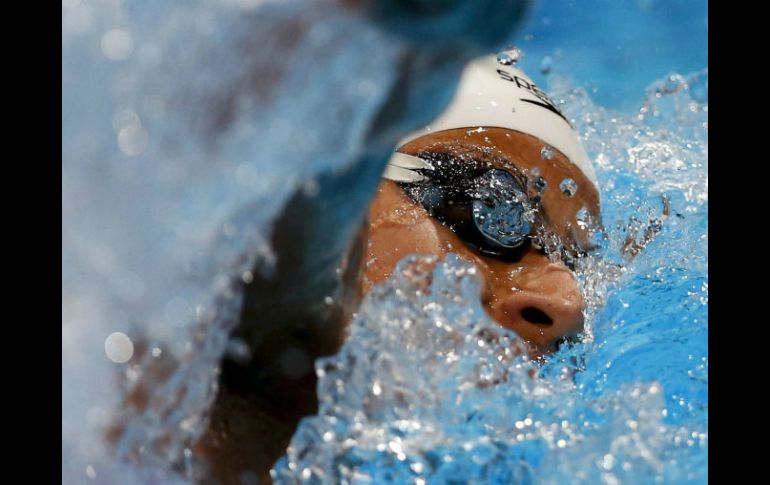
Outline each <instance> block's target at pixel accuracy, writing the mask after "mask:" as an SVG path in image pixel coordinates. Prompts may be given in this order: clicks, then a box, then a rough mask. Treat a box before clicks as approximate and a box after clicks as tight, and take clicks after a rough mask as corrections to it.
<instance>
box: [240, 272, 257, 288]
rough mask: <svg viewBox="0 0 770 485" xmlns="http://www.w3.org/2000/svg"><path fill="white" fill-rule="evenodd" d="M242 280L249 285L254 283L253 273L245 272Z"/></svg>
mask: <svg viewBox="0 0 770 485" xmlns="http://www.w3.org/2000/svg"><path fill="white" fill-rule="evenodd" d="M241 279H242V280H243V282H244V283H246V284H247V285H248V284H249V283H251V282H252V281H254V274H253V273H252V272H251V271H244V272H243V274H242V275H241Z"/></svg>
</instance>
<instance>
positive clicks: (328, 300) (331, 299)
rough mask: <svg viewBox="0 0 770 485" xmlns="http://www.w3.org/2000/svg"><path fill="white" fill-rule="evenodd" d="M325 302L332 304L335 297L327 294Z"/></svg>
mask: <svg viewBox="0 0 770 485" xmlns="http://www.w3.org/2000/svg"><path fill="white" fill-rule="evenodd" d="M324 303H326V304H327V305H331V304H333V303H334V298H332V297H331V296H326V297H324Z"/></svg>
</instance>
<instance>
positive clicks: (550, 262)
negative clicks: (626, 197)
mask: <svg viewBox="0 0 770 485" xmlns="http://www.w3.org/2000/svg"><path fill="white" fill-rule="evenodd" d="M355 175H356V174H355V173H353V174H352V175H350V174H343V175H341V176H340V177H341V180H343V181H344V180H345V179H344V177H346V176H348V177H351V176H352V177H353V178H352V179H351V180H352V183H354V182H355ZM333 182H335V181H333ZM336 182H339V181H336ZM345 183H351V182H350V181H348V182H345ZM325 185H331V186H335V184H334V183H326V182H324V181H321V186H322V190H321V192H320V195H318V196H316V197H315V198H313V197H310V196H307V195H302V194H297V195H296V196H295V197H294V199H292V201H290V202H289V204H288V205H287V207H286V209H285V210H284V213H283V215H282V217H281V218H280V221H281V224H280V225H277V226H276V227H275V232H274V235H273V239H272V243H273V247H274V248H275V249H276V251H277V253H278V261H277V268H276V270H275V272H274V273H273V274H275V275H279V276H277V277H269V276H259V275H260V274H261V273H260V272H259V271H258V270H255V271H254V272H253V274H254V275H255V278H254V280H253V281H251V282H250V283H249V284H245V285H244V292H245V293H244V295H245V298H244V305H243V309H242V313H241V316H240V323H239V325H238V327H237V328H236V329H235V331H234V332H233V337H234V338H237V339H240V341H242V342H244V343H246V344H247V345H248V346H249V348H250V355H249V356H248V357H246V358H239V357H237V356H230V357H226V358H225V360H224V361H223V365H222V374H221V379H220V390H219V393H218V395H217V401H216V403H215V405H214V407H213V410H212V415H211V423H210V426H209V429H208V432H207V434H206V436H204V438H203V439H202V440H201V442H200V443H199V445H198V447H197V449H196V452H197V453H199V454H200V456H205V457H206V461H207V462H208V463H210V466H211V470H210V471H209V473H210V475H211V477H216V478H217V479H220V480H222V481H223V482H225V483H231V482H235V483H237V481H236V479H235V477H239V476H241V475H240V474H241V473H243V472H249V473H254V474H255V476H257V477H259V478H260V479H261V480H265V481H269V478H267V477H268V475H267V471H268V470H269V468H270V467H271V466H272V464H273V463H274V462H275V460H276V459H277V458H279V457H280V456H281V455H283V454H284V453H285V449H286V446H287V445H288V442H289V440H290V438H291V436H292V434H293V432H294V429H295V427H296V424H297V423H298V422H299V420H300V419H301V418H302V417H303V416H306V415H310V414H313V413H315V411H316V409H317V406H318V401H317V396H316V388H315V382H316V377H315V374H314V372H313V362H314V360H315V359H316V358H317V357H320V356H323V355H330V354H333V353H335V352H337V351H338V350H339V348H340V346H341V345H342V342H343V341H344V338H345V329H346V326H347V323H348V322H349V321H350V319H351V318H352V316H353V314H354V312H355V311H356V308H357V307H358V305H359V304H360V301H361V299H362V298H363V296H364V295H365V294H366V293H367V292H368V291H369V290H370V289H371V288H372V287H373V286H374V285H376V284H378V283H381V282H382V281H384V280H386V279H387V278H388V277H389V276H390V275H391V274H392V272H393V271H394V269H395V266H396V264H397V263H398V262H399V261H400V260H401V259H403V258H404V257H405V256H407V255H409V254H415V253H418V254H429V255H435V256H438V257H439V258H444V257H445V256H446V255H448V254H449V253H456V254H458V255H460V257H462V258H464V259H466V260H468V261H470V262H472V263H474V264H475V265H476V266H477V267H478V268H479V275H480V278H481V283H482V292H481V300H482V304H483V307H484V308H485V310H486V311H487V313H488V314H489V315H490V317H491V318H492V319H494V320H495V321H496V322H498V323H499V324H500V325H501V326H503V327H506V328H509V329H511V330H513V331H515V332H516V333H517V334H518V335H519V336H521V338H522V339H523V340H524V341H525V342H526V343H527V345H528V346H529V352H530V354H531V355H532V356H533V357H535V358H541V357H542V356H544V355H547V354H548V353H550V352H553V351H554V350H556V349H557V347H558V346H559V345H560V344H561V343H563V342H565V341H569V340H571V339H574V338H575V337H577V336H578V335H579V334H580V332H581V331H582V329H583V309H584V302H583V298H582V296H581V294H580V291H579V289H578V286H577V283H576V280H575V278H574V276H573V274H572V271H571V266H572V265H573V264H574V262H575V261H576V259H577V258H579V257H581V256H582V255H584V254H586V252H588V251H590V250H591V248H592V243H591V241H592V233H593V232H594V231H595V230H596V229H597V228H598V227H599V221H600V209H599V192H598V188H597V182H596V176H595V174H594V171H593V167H592V165H591V162H590V160H589V159H588V156H587V155H586V153H585V151H584V149H583V148H582V146H581V144H580V142H579V140H578V137H577V135H576V133H575V132H574V130H573V129H572V126H571V125H570V123H569V121H568V120H567V119H566V118H565V117H564V116H563V115H562V114H561V112H560V111H559V109H558V107H557V106H556V105H555V104H554V103H553V101H552V100H550V99H549V98H548V97H547V96H546V95H545V93H543V92H542V91H541V90H540V89H539V88H537V86H536V85H535V84H534V83H533V82H532V80H531V79H529V78H528V77H527V76H526V75H525V74H524V73H523V72H521V71H520V70H518V69H516V68H515V67H513V66H511V65H503V64H500V63H498V62H497V61H496V60H495V58H494V56H489V57H483V58H480V59H477V60H475V61H473V62H471V63H470V64H469V65H468V66H467V67H466V68H465V69H464V71H463V73H462V76H461V79H460V83H459V86H458V88H457V91H456V93H455V96H454V98H453V100H452V102H451V103H450V105H449V106H448V107H447V108H446V109H445V110H444V112H443V113H442V114H441V115H440V116H439V117H438V118H437V119H436V120H435V121H434V122H432V123H431V124H430V126H428V127H426V128H425V129H423V130H420V131H418V132H416V133H412V134H410V135H408V136H406V137H405V138H404V139H403V140H402V142H401V143H399V144H398V147H397V149H396V151H395V153H394V154H393V155H392V157H391V158H390V160H389V161H388V165H387V167H386V169H385V171H384V174H383V177H382V181H381V183H380V184H379V186H378V187H377V188H376V192H375V193H374V194H372V196H373V200H372V201H371V203H370V205H369V209H368V216H367V217H366V218H365V219H366V220H365V221H364V222H363V224H362V223H361V219H360V218H357V217H355V216H350V217H349V218H348V219H347V220H346V221H342V222H339V221H336V222H339V223H340V224H342V225H341V226H340V227H337V226H333V225H330V224H329V221H328V217H332V218H333V217H334V216H331V215H329V214H330V213H331V211H330V210H329V209H328V207H330V201H333V200H335V197H336V198H338V199H339V197H344V194H340V193H339V191H336V192H335V191H333V190H330V191H328V192H324V189H323V187H324V186H325ZM337 185H338V186H344V183H338V184H337ZM356 209H357V208H352V209H351V210H352V211H353V212H351V213H355V210H356ZM339 212H342V213H343V214H344V211H334V214H337V213H339ZM360 212H361V213H362V214H364V213H365V211H360ZM319 221H320V222H319ZM330 228H333V229H330ZM340 234H342V235H346V236H345V237H348V240H341V236H339V235H340ZM348 234H349V235H350V236H347V235H348Z"/></svg>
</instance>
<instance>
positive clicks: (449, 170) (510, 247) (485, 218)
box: [400, 154, 541, 259]
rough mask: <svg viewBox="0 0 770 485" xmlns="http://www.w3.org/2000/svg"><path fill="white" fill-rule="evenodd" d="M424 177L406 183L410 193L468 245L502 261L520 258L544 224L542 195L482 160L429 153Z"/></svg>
mask: <svg viewBox="0 0 770 485" xmlns="http://www.w3.org/2000/svg"><path fill="white" fill-rule="evenodd" d="M423 160H425V161H426V162H427V166H426V167H425V168H420V169H413V172H414V173H416V174H418V175H419V177H414V179H415V180H414V181H411V182H401V183H400V185H401V187H402V188H404V189H405V191H406V193H407V194H408V195H409V196H410V197H411V198H412V199H413V200H414V201H415V202H417V203H419V204H421V205H422V206H423V207H424V208H425V209H426V210H427V211H428V213H429V214H430V215H431V216H432V217H435V218H436V219H438V220H439V221H440V222H441V223H442V224H444V225H445V226H447V227H449V228H450V229H451V230H452V231H453V232H454V233H455V234H457V235H458V236H459V237H460V238H461V239H462V240H463V241H464V242H465V243H466V244H467V245H468V246H470V247H471V248H472V249H475V250H477V251H478V252H480V253H482V254H486V255H489V256H494V257H497V258H501V259H507V258H510V257H515V256H516V254H517V253H518V252H519V251H520V250H521V248H522V247H524V246H525V243H526V242H528V241H530V240H531V239H532V238H533V237H536V228H537V227H539V226H541V219H540V217H539V215H540V214H541V207H540V205H539V196H538V195H536V193H537V190H536V187H535V190H534V192H535V195H533V196H530V195H528V193H530V192H533V190H532V188H531V187H530V189H529V190H528V188H527V179H526V178H525V177H524V176H523V175H521V174H520V173H512V172H510V171H508V170H503V169H501V168H497V167H491V166H488V165H485V164H482V163H468V162H467V161H455V160H453V158H452V157H451V156H448V155H445V154H429V155H426V156H424V157H423Z"/></svg>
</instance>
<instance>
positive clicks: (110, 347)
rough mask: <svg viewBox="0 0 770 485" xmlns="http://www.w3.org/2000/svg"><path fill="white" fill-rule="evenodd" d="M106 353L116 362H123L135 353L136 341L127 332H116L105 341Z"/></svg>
mask: <svg viewBox="0 0 770 485" xmlns="http://www.w3.org/2000/svg"><path fill="white" fill-rule="evenodd" d="M104 353H105V354H107V358H108V359H110V360H111V361H113V362H115V363H116V364H123V363H125V362H128V361H129V360H130V359H131V357H132V356H133V355H134V343H133V342H131V339H130V338H128V335H126V334H125V333H123V332H114V333H111V334H110V335H109V336H108V337H107V338H106V339H105V341H104Z"/></svg>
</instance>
